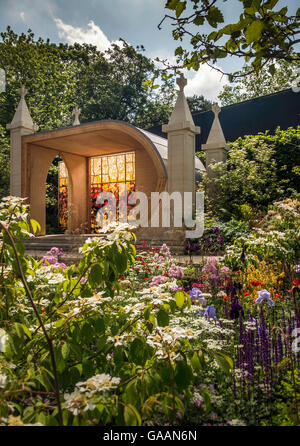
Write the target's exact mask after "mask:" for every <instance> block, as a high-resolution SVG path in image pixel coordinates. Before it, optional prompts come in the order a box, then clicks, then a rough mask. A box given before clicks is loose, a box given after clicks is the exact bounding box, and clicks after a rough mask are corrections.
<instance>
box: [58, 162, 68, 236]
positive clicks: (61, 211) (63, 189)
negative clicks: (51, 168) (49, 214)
mask: <svg viewBox="0 0 300 446" xmlns="http://www.w3.org/2000/svg"><path fill="white" fill-rule="evenodd" d="M68 187H69V179H68V171H67V168H66V165H65V163H64V162H63V161H60V162H59V163H58V220H59V225H60V226H61V227H63V228H66V227H67V226H68Z"/></svg>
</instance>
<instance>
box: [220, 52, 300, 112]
mask: <svg viewBox="0 0 300 446" xmlns="http://www.w3.org/2000/svg"><path fill="white" fill-rule="evenodd" d="M275 67H276V68H275ZM275 67H274V65H272V64H270V63H269V64H266V66H265V67H264V68H261V69H260V70H259V72H251V67H249V66H248V65H246V66H244V67H243V70H242V71H241V74H246V73H250V74H248V75H247V76H243V77H241V79H238V80H237V81H236V82H234V83H233V84H232V85H224V87H223V90H222V91H221V93H220V94H219V96H218V98H219V99H220V101H221V104H222V105H223V106H226V105H230V104H236V103H237V102H241V101H246V100H247V99H253V98H257V97H259V96H264V95H267V94H270V93H275V92H277V91H281V90H284V89H286V88H290V87H292V86H294V85H297V79H298V76H299V74H298V70H299V69H300V62H298V61H295V62H293V63H291V62H287V61H285V60H279V61H278V62H276V65H275ZM272 68H274V70H275V71H273V70H272Z"/></svg>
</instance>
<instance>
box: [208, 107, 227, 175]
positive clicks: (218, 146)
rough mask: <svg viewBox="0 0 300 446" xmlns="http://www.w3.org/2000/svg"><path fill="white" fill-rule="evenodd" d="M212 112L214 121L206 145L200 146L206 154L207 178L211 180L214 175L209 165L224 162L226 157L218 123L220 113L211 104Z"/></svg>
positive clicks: (218, 108)
mask: <svg viewBox="0 0 300 446" xmlns="http://www.w3.org/2000/svg"><path fill="white" fill-rule="evenodd" d="M212 111H213V113H214V115H215V116H214V121H213V124H212V126H211V129H210V132H209V135H208V138H207V141H206V144H202V149H203V150H204V151H205V153H206V162H205V164H206V171H207V175H208V177H209V178H211V179H213V178H214V177H215V176H216V174H215V172H214V171H213V170H212V169H211V168H210V165H212V164H214V163H219V162H223V163H224V162H225V161H226V156H227V149H228V148H227V145H226V140H225V137H224V133H223V130H222V127H221V124H220V121H219V113H220V111H221V109H220V107H219V106H218V104H213V106H212Z"/></svg>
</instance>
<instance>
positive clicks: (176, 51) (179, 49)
mask: <svg viewBox="0 0 300 446" xmlns="http://www.w3.org/2000/svg"><path fill="white" fill-rule="evenodd" d="M182 53H183V49H182V46H178V47H177V48H176V50H175V53H174V54H175V56H180V55H181V54H182Z"/></svg>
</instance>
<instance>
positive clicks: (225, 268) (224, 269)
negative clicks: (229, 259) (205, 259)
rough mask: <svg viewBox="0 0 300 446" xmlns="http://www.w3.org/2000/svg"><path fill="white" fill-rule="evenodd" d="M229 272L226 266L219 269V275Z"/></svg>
mask: <svg viewBox="0 0 300 446" xmlns="http://www.w3.org/2000/svg"><path fill="white" fill-rule="evenodd" d="M229 271H230V269H229V268H228V266H223V267H222V268H221V273H224V274H227V273H229Z"/></svg>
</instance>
